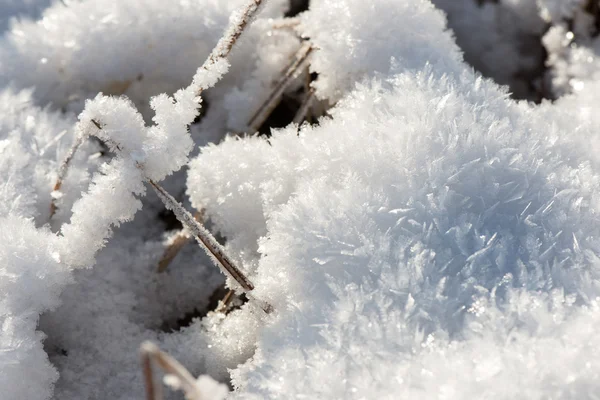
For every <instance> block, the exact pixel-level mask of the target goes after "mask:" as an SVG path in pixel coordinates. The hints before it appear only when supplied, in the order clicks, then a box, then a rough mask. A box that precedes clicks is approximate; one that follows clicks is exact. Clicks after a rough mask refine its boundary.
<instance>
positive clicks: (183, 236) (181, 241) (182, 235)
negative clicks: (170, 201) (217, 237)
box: [158, 210, 203, 273]
mask: <svg viewBox="0 0 600 400" xmlns="http://www.w3.org/2000/svg"><path fill="white" fill-rule="evenodd" d="M202 215H203V210H200V211H199V212H197V213H196V214H194V219H195V220H196V221H198V222H202V219H203V218H202ZM191 239H192V237H191V235H190V234H189V232H188V231H187V230H186V229H185V228H184V229H182V230H180V231H179V232H177V234H176V236H175V239H173V242H171V244H170V245H169V246H167V248H166V249H165V251H164V253H163V255H162V257H161V259H160V261H159V262H158V272H159V273H161V272H165V271H166V270H167V267H168V266H169V265H170V264H171V262H172V261H173V259H174V258H175V257H177V254H179V252H180V251H181V249H182V248H183V247H184V246H185V245H186V244H188V243H189V242H190V241H191Z"/></svg>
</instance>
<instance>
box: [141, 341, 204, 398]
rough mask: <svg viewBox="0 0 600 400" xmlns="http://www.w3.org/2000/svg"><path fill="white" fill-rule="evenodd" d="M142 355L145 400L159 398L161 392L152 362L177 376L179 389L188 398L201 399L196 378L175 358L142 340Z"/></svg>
mask: <svg viewBox="0 0 600 400" xmlns="http://www.w3.org/2000/svg"><path fill="white" fill-rule="evenodd" d="M140 353H141V355H142V373H143V375H144V383H145V386H146V399H147V400H161V399H162V392H161V390H160V385H157V384H156V382H155V379H154V373H153V370H152V364H153V363H155V364H156V365H158V366H159V367H160V368H161V369H162V370H163V371H165V373H167V374H169V375H172V376H174V377H175V378H177V380H178V383H179V384H181V389H182V390H183V392H184V393H185V395H186V397H187V398H188V399H190V400H202V398H201V393H200V392H199V391H198V388H197V387H196V380H195V379H194V377H193V376H192V374H190V373H189V371H188V370H187V369H186V368H185V367H184V366H183V365H181V364H180V363H179V361H177V360H176V359H174V358H173V357H171V356H170V355H168V354H167V353H165V352H163V351H161V350H160V349H159V348H158V346H156V345H155V344H154V343H152V342H148V341H146V342H144V343H142V345H141V346H140Z"/></svg>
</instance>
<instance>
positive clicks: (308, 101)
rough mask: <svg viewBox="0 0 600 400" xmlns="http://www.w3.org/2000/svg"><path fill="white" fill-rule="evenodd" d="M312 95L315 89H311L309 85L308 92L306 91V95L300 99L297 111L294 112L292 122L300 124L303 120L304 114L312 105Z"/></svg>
mask: <svg viewBox="0 0 600 400" xmlns="http://www.w3.org/2000/svg"><path fill="white" fill-rule="evenodd" d="M314 96H315V89H313V88H312V87H311V88H310V89H309V90H308V92H307V93H306V95H305V96H304V99H303V100H302V104H300V108H299V109H298V111H297V112H296V115H295V116H294V121H293V122H294V123H295V124H297V125H298V126H300V124H301V123H302V121H304V119H305V118H306V115H307V114H308V109H309V108H310V106H311V105H312V103H313V100H314V98H315V97H314Z"/></svg>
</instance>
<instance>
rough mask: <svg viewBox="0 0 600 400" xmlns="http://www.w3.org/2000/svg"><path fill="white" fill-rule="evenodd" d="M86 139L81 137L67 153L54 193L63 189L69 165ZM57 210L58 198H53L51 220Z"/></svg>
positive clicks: (55, 183) (60, 167)
mask: <svg viewBox="0 0 600 400" xmlns="http://www.w3.org/2000/svg"><path fill="white" fill-rule="evenodd" d="M84 139H85V137H84V136H83V135H79V136H78V137H77V138H76V139H75V142H73V145H71V148H70V149H69V152H68V153H67V155H66V156H65V158H64V159H63V161H62V162H61V163H60V166H59V167H58V173H57V175H56V181H55V182H54V187H53V188H52V191H53V192H56V191H59V190H60V188H61V187H62V184H63V181H64V179H65V177H66V176H67V172H68V170H69V165H70V164H71V161H73V158H74V157H75V153H77V149H79V147H80V146H81V145H82V144H83V141H84ZM57 209H58V207H57V206H56V198H55V197H54V196H52V200H51V201H50V217H49V219H50V218H52V217H53V216H54V214H56V210H57Z"/></svg>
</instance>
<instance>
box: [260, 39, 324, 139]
mask: <svg viewBox="0 0 600 400" xmlns="http://www.w3.org/2000/svg"><path fill="white" fill-rule="evenodd" d="M313 50H314V48H313V47H312V45H311V44H310V43H309V42H304V43H303V44H302V46H301V47H300V49H299V50H298V51H297V52H296V54H295V55H294V57H293V59H292V61H291V62H290V64H289V65H288V66H287V67H286V68H285V70H284V71H283V73H282V75H281V77H280V78H279V80H278V81H277V83H276V84H275V87H274V88H273V90H272V91H271V93H270V94H269V97H268V98H267V99H266V100H265V101H264V102H263V103H262V104H261V105H260V107H259V108H258V110H256V112H255V113H254V115H253V116H252V117H251V118H250V121H249V122H248V127H249V128H250V132H251V133H254V132H256V131H258V129H259V128H260V127H261V126H262V124H263V123H264V122H265V121H266V120H267V118H268V117H269V115H271V113H272V112H273V110H274V109H275V107H277V104H279V102H280V101H281V96H282V95H283V92H284V91H285V89H286V88H287V87H288V86H289V85H290V83H291V82H292V80H293V79H294V78H296V77H297V76H298V73H299V71H300V69H301V68H302V67H303V66H304V65H305V63H306V62H307V61H308V58H309V56H310V54H311V53H312V51H313Z"/></svg>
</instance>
